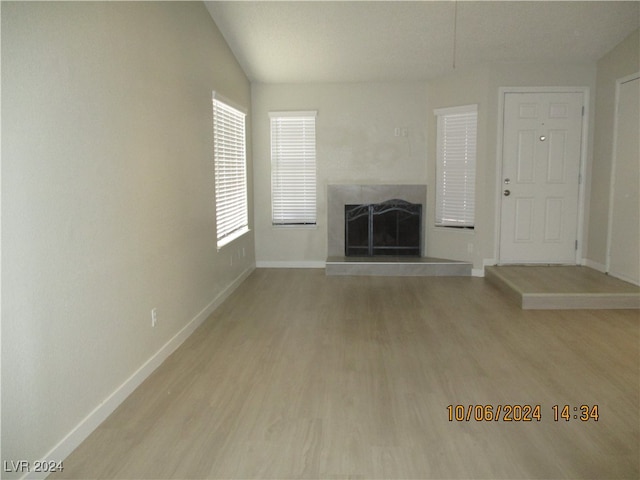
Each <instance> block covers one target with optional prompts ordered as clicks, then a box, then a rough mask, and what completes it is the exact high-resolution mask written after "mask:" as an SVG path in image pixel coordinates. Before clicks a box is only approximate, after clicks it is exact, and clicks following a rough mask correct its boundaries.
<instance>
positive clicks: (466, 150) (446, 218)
mask: <svg viewBox="0 0 640 480" xmlns="http://www.w3.org/2000/svg"><path fill="white" fill-rule="evenodd" d="M433 113H434V115H435V116H436V176H435V186H436V192H435V199H436V201H435V209H434V224H435V226H436V227H438V228H451V229H464V230H471V231H473V230H474V229H475V225H476V218H475V210H476V208H475V206H476V179H477V165H478V161H477V160H478V155H477V143H478V105H477V104H470V105H462V106H457V107H448V108H439V109H435V110H434V111H433ZM461 129H462V130H464V133H462V130H461ZM462 135H463V137H462ZM452 142H458V143H457V144H456V143H452ZM449 144H451V147H450V148H447V146H448V145H449ZM446 163H450V165H449V166H448V167H447V165H446ZM465 165H466V167H465ZM447 176H448V177H450V178H451V180H449V181H448V182H447V180H446V177H447ZM448 192H449V193H448Z"/></svg>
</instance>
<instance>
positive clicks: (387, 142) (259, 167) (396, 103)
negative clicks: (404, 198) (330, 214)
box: [252, 82, 427, 266]
mask: <svg viewBox="0 0 640 480" xmlns="http://www.w3.org/2000/svg"><path fill="white" fill-rule="evenodd" d="M426 102H427V99H426V87H425V85H424V83H421V82H415V83H346V84H300V85H264V84H254V85H252V110H253V132H254V136H253V145H254V177H255V214H256V222H255V227H256V260H257V262H258V266H269V265H276V266H324V261H325V260H326V258H327V198H326V187H327V185H328V184H420V183H422V184H424V183H425V182H426V118H425V105H426ZM272 110H317V111H318V117H317V120H316V122H317V123H316V142H317V170H318V225H317V227H316V228H312V229H310V228H282V227H280V228H277V227H272V225H271V184H270V178H271V173H270V172H271V166H270V162H271V159H270V140H269V117H268V112H269V111H272ZM396 128H400V129H403V128H406V129H407V136H406V137H402V136H398V137H396V136H395V129H396Z"/></svg>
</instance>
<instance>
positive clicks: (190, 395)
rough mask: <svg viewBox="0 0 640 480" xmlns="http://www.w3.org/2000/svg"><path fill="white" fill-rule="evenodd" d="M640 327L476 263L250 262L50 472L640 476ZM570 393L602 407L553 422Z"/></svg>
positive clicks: (638, 321) (572, 401) (629, 316)
mask: <svg viewBox="0 0 640 480" xmlns="http://www.w3.org/2000/svg"><path fill="white" fill-rule="evenodd" d="M639 332H640V318H639V313H638V311H637V310H635V311H634V310H593V311H590V310H578V311H567V310H562V311H534V310H529V311H524V310H521V309H520V308H519V307H518V306H517V305H515V304H514V303H513V302H512V301H510V300H509V299H508V298H507V297H506V296H505V294H503V293H502V292H500V291H499V290H498V289H496V288H495V287H493V286H492V285H490V284H489V283H488V282H486V281H485V280H484V279H481V278H470V277H450V278H443V277H341V276H337V277H327V276H325V275H324V271H323V270H271V269H258V270H256V271H255V272H254V273H253V274H252V275H251V276H250V277H249V278H248V279H247V280H246V281H245V283H244V284H243V285H241V287H240V288H239V289H238V290H237V291H236V292H235V293H234V294H233V295H232V296H231V297H230V298H229V299H228V300H227V301H226V302H225V303H224V304H223V305H222V306H221V307H220V308H219V309H218V310H217V311H216V312H215V313H214V314H213V315H212V316H211V317H210V318H209V319H208V320H207V321H206V322H205V323H204V324H203V325H202V327H201V328H199V329H198V330H197V331H196V332H195V333H194V334H193V335H192V336H191V337H190V338H189V339H188V340H187V341H186V342H185V343H184V344H183V345H182V346H181V347H180V348H179V349H178V350H177V351H176V352H175V353H174V354H173V355H172V356H171V357H170V358H169V359H168V360H167V361H166V362H165V363H164V364H163V365H162V366H161V367H160V368H159V369H158V370H156V372H154V374H153V375H152V376H151V377H149V379H148V380H147V381H146V382H144V383H143V385H141V387H140V388H139V389H138V390H136V391H135V392H134V393H133V394H132V395H131V396H130V397H129V398H128V399H127V400H126V401H125V402H124V403H123V404H122V405H121V406H120V407H119V408H118V409H117V410H116V411H115V412H114V413H113V415H111V417H109V418H108V419H107V420H106V421H105V422H104V423H103V424H102V425H101V426H100V427H99V428H98V429H97V430H96V431H95V432H94V433H93V434H92V435H91V436H90V437H89V438H88V439H87V440H86V441H85V442H84V443H83V444H82V445H81V446H80V447H79V448H78V449H77V450H76V451H75V452H73V453H72V454H71V455H70V456H69V457H68V458H67V459H66V460H65V461H64V467H65V470H64V472H63V473H62V474H56V475H54V476H53V477H52V478H228V479H235V478H328V479H333V478H385V479H400V478H416V479H418V478H425V479H426V478H441V479H449V478H474V479H477V478H491V479H498V478H509V479H517V478H597V479H604V478H634V479H637V478H638V477H639V476H640V467H639V464H640V459H639V456H640V440H639V434H640V418H639V408H640V398H639V395H640V393H639V392H640V363H639V360H640V359H639V349H640V336H639ZM458 404H460V405H465V408H466V406H468V405H485V406H488V405H491V406H493V407H494V409H496V408H497V406H498V405H540V406H541V417H542V418H541V420H540V421H539V422H538V421H536V420H533V421H531V422H523V421H520V422H516V421H512V422H507V421H503V420H502V419H500V420H499V421H497V422H496V421H491V422H489V421H475V420H471V421H460V422H458V421H449V419H448V411H447V406H448V405H458ZM565 404H568V405H570V406H571V408H573V406H578V407H579V406H580V405H582V404H586V405H590V406H592V405H598V407H599V419H598V421H597V422H596V421H593V420H590V421H588V422H581V421H579V420H574V419H573V418H572V419H571V420H570V421H569V422H566V421H564V420H560V421H558V422H556V421H554V419H553V411H552V406H553V405H561V406H562V405H565ZM571 413H572V415H573V414H574V412H573V411H572V412H571Z"/></svg>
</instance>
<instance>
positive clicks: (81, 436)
mask: <svg viewBox="0 0 640 480" xmlns="http://www.w3.org/2000/svg"><path fill="white" fill-rule="evenodd" d="M254 268H255V267H254V266H251V267H250V268H248V269H247V270H245V271H244V272H242V274H240V275H239V276H238V278H236V279H235V280H234V281H233V282H232V283H231V284H230V285H229V286H228V287H226V288H225V289H224V290H223V291H222V292H220V293H219V294H218V295H217V296H216V297H215V298H214V299H213V300H212V301H211V302H210V303H209V304H208V305H207V306H206V307H205V308H204V309H202V310H201V311H200V313H198V314H197V315H196V316H195V317H194V318H193V319H192V320H190V321H189V323H187V324H186V325H185V326H184V327H183V328H182V329H181V330H180V331H179V332H178V333H176V334H175V335H174V336H173V337H172V338H171V339H170V340H169V341H168V342H167V343H165V344H164V345H163V346H162V347H161V348H160V350H158V351H157V352H156V353H155V354H153V355H152V356H151V358H149V359H148V360H147V361H146V362H145V363H144V364H143V365H142V366H141V367H140V368H138V370H136V371H135V372H134V373H133V374H132V375H131V376H130V377H129V378H128V379H127V380H125V382H124V383H123V384H122V385H120V386H119V387H118V388H117V389H116V390H115V391H114V392H113V393H112V394H111V395H109V396H108V397H107V398H105V399H104V400H103V401H102V402H101V403H100V404H99V405H98V406H97V407H96V408H95V409H94V410H93V411H92V412H91V413H89V415H87V416H86V417H85V418H84V419H83V420H82V421H81V422H80V423H79V424H78V425H76V427H75V428H74V429H73V430H71V432H69V433H68V434H67V436H65V437H64V438H63V439H62V440H61V441H60V442H59V443H58V444H57V445H56V446H55V447H53V448H52V449H51V450H50V451H49V453H47V454H46V455H45V456H44V457H43V458H41V459H40V460H41V461H42V462H43V463H44V462H49V461H55V462H56V463H59V462H60V461H61V460H63V459H65V458H66V457H67V456H69V454H71V452H73V451H74V450H75V449H76V448H77V447H78V446H79V445H80V444H81V443H82V442H83V441H84V440H85V439H86V438H87V437H88V436H89V435H90V434H91V433H92V432H93V431H94V430H95V429H96V428H98V426H99V425H100V424H101V423H102V422H103V421H104V420H105V419H106V418H107V417H108V416H109V415H111V414H112V413H113V411H114V410H115V409H116V408H117V407H118V406H119V405H120V404H121V403H122V402H124V401H125V400H126V398H127V397H128V396H129V395H130V394H131V393H132V392H133V391H134V390H135V389H136V388H138V386H140V384H141V383H142V382H143V381H144V380H146V378H147V377H148V376H149V375H151V373H153V371H154V370H155V369H156V368H158V367H159V366H160V365H161V364H162V362H164V361H165V360H166V359H167V358H168V357H169V355H171V354H172V353H173V352H174V351H175V350H176V349H177V348H178V347H179V346H180V345H181V344H182V343H183V342H184V341H185V340H186V339H187V338H188V337H189V336H190V335H191V334H192V333H193V332H194V330H195V329H196V328H198V327H199V326H200V325H201V324H202V322H204V321H205V320H206V319H207V318H209V315H211V314H212V313H213V312H214V311H215V310H216V309H217V308H218V307H219V306H220V305H221V304H222V302H224V301H225V300H226V299H227V297H228V296H229V295H231V294H232V293H233V292H234V290H236V289H237V288H238V287H239V286H240V284H241V283H242V282H243V281H244V280H245V279H246V278H247V277H248V276H249V275H250V274H251V272H253V270H254ZM47 475H48V473H37V472H29V473H27V474H26V475H25V476H23V477H22V478H24V479H43V478H45V477H46V476H47Z"/></svg>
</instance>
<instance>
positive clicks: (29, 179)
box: [2, 2, 254, 477]
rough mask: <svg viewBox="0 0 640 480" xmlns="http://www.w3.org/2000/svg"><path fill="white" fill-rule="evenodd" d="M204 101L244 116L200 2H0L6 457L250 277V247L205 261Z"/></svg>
mask: <svg viewBox="0 0 640 480" xmlns="http://www.w3.org/2000/svg"><path fill="white" fill-rule="evenodd" d="M214 89H215V90H218V91H220V93H222V94H223V95H224V96H225V97H227V98H230V99H231V100H233V101H235V102H237V103H239V104H243V105H246V106H247V107H250V86H249V82H248V80H247V79H246V77H245V75H244V74H243V72H242V70H241V69H240V67H239V66H238V64H237V62H236V61H235V59H234V57H233V55H232V54H231V52H230V50H229V49H228V47H227V45H226V43H225V42H224V40H223V38H222V36H221V34H220V33H219V31H218V30H217V28H216V26H215V24H214V23H213V21H212V20H211V17H210V16H209V14H208V12H207V11H206V9H205V7H204V5H203V4H202V3H200V2H184V3H183V2H179V3H164V2H148V3H147V2H140V3H128V2H122V3H119V2H113V3H111V2H105V3H75V2H70V3H58V2H44V3H28V2H26V3H7V2H3V4H2V257H3V258H2V287H3V291H2V460H7V461H11V460H14V461H18V460H29V461H34V460H37V459H40V458H42V456H43V455H45V454H46V453H47V452H49V451H51V449H53V448H54V447H56V445H58V444H59V442H61V441H62V440H63V439H64V437H65V436H66V435H67V434H69V433H70V432H73V431H74V429H75V428H76V427H78V426H79V425H81V423H82V421H83V419H85V417H87V416H90V414H92V415H94V414H95V412H94V413H92V411H93V410H94V409H96V408H98V409H100V408H101V404H102V402H103V401H105V400H107V401H108V402H109V401H110V402H113V397H112V398H111V399H109V398H108V397H109V396H110V395H112V394H114V395H115V396H116V398H117V396H118V395H119V394H120V395H122V389H121V387H122V385H123V384H125V383H126V382H127V380H128V379H129V383H128V385H129V387H131V378H132V376H133V377H135V378H136V379H139V377H140V372H138V373H136V372H137V371H138V369H140V368H141V369H142V372H143V373H144V372H148V371H149V365H150V364H145V362H148V361H150V362H151V364H153V359H156V360H157V356H158V354H159V352H161V351H163V350H162V349H163V347H165V349H164V351H165V353H166V346H167V345H168V344H171V339H172V338H174V336H175V335H176V334H178V332H180V331H181V329H183V328H185V327H186V326H189V325H193V322H196V323H197V322H198V321H200V320H202V317H203V315H204V316H206V312H207V311H208V310H207V309H209V310H210V309H211V308H212V305H215V301H216V299H217V298H220V296H221V295H222V296H223V295H224V294H225V292H227V291H228V289H229V288H230V287H232V286H233V285H234V282H236V281H237V280H238V279H241V278H242V277H243V275H244V274H246V272H248V271H250V270H251V269H252V268H253V266H254V256H253V252H254V241H253V234H252V233H251V234H248V235H245V236H244V237H242V238H241V239H239V240H238V241H236V242H235V243H233V244H232V245H230V246H228V247H225V248H224V249H222V250H221V251H220V252H218V251H217V250H216V242H215V211H214V202H213V189H214V180H213V167H212V164H211V157H212V133H211V132H212V127H211V123H212V113H211V92H212V90H214ZM250 170H251V168H250ZM250 204H252V199H250ZM243 248H244V254H245V256H244V257H243V256H242V253H243ZM154 307H155V308H157V311H158V318H159V324H158V325H157V326H156V327H155V328H151V321H150V310H151V309H152V308H154ZM203 312H204V313H203ZM174 341H175V339H174ZM174 343H175V342H174ZM173 346H175V345H173ZM134 386H135V385H134ZM86 425H89V426H88V427H87V428H89V430H90V428H91V426H90V422H89V424H86ZM80 430H82V428H80ZM77 433H78V431H76V434H77ZM72 436H73V435H72ZM75 440H77V436H76V437H74V438H71V439H67V440H66V442H67V444H66V445H67V446H68V445H70V443H69V442H71V443H73V441H75ZM63 443H64V442H63ZM55 452H58V454H60V452H64V448H62V449H58V450H55ZM57 460H61V458H57ZM3 477H4V476H3ZM8 477H11V475H8Z"/></svg>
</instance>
